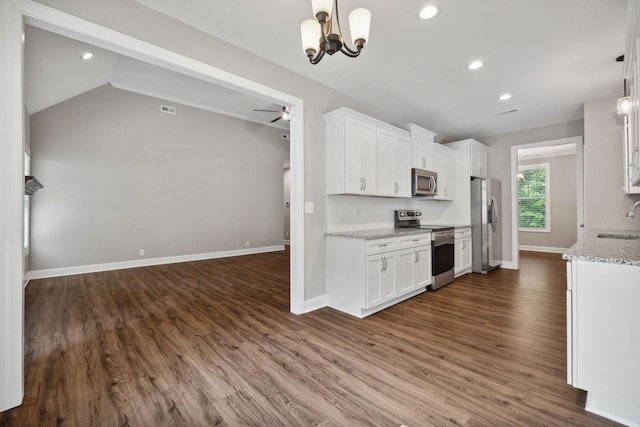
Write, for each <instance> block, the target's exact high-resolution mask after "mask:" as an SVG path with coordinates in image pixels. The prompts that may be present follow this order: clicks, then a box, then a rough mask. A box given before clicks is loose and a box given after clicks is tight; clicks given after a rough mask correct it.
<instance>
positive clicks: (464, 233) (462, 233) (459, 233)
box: [455, 228, 471, 239]
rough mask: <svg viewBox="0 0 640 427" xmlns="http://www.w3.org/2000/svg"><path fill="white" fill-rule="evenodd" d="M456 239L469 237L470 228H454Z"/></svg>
mask: <svg viewBox="0 0 640 427" xmlns="http://www.w3.org/2000/svg"><path fill="white" fill-rule="evenodd" d="M455 233H456V234H455V238H456V239H462V238H464V237H471V228H456V232H455Z"/></svg>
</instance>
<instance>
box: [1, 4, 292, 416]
mask: <svg viewBox="0 0 640 427" xmlns="http://www.w3.org/2000/svg"><path fill="white" fill-rule="evenodd" d="M0 21H1V22H2V23H3V25H2V37H0V49H1V50H2V51H3V52H4V55H3V56H2V58H0V76H1V77H2V78H0V87H1V90H0V92H2V93H3V101H4V102H3V103H2V107H1V110H2V114H1V115H0V116H1V119H0V127H2V129H3V136H2V140H1V142H0V148H1V149H2V151H3V156H2V158H0V178H1V179H0V182H2V183H3V186H2V187H1V188H0V202H1V203H2V205H3V206H4V207H5V209H3V211H4V212H5V213H3V214H2V215H1V216H0V218H1V219H2V221H0V223H2V225H0V234H2V235H6V236H7V238H6V239H5V242H4V243H5V247H9V248H12V250H9V251H3V253H2V254H0V266H2V269H3V275H2V276H1V277H0V280H1V281H2V283H0V285H1V286H0V289H1V291H0V292H1V293H0V296H1V298H0V325H3V327H2V328H0V329H1V330H0V348H2V351H1V352H0V371H1V372H2V373H3V381H2V382H1V383H0V411H1V410H4V409H7V408H11V407H13V406H17V405H19V404H20V402H21V400H22V390H23V385H22V381H23V376H22V372H23V361H24V355H23V353H22V352H23V319H24V291H23V279H24V277H23V276H24V272H23V252H22V194H21V193H22V192H23V185H24V178H23V175H24V173H23V170H22V156H23V152H24V120H25V117H24V114H25V113H24V111H23V104H24V100H23V91H24V87H23V83H24V79H23V69H22V64H23V55H24V52H23V47H22V33H23V27H24V25H25V24H28V25H32V26H34V27H37V28H41V29H44V30H47V31H50V32H53V33H57V34H60V35H64V36H67V37H70V38H75V39H77V40H81V41H83V42H86V43H89V44H92V45H96V46H98V47H101V48H103V49H107V50H111V51H114V52H116V53H119V54H122V55H124V56H128V57H131V58H134V59H137V60H140V61H143V62H147V63H150V64H152V65H156V66H159V67H162V68H166V69H168V70H171V71H176V72H179V73H182V74H184V75H187V76H190V77H194V78H196V79H200V80H202V81H204V82H207V83H210V84H214V85H220V86H223V87H226V88H229V89H234V90H237V91H238V92H240V93H244V94H251V95H254V96H256V97H259V98H261V99H264V100H265V101H269V102H272V103H275V104H279V105H284V106H287V107H289V108H290V115H291V122H290V135H291V137H290V162H291V212H292V214H291V243H292V250H291V271H290V310H291V312H293V313H296V314H301V313H303V312H304V202H303V201H304V157H303V153H304V150H303V147H304V129H303V123H304V120H303V114H304V112H303V101H302V99H300V98H297V97H294V96H291V95H289V94H286V93H284V92H280V91H278V90H275V89H272V88H270V87H267V86H264V85H261V84H259V83H256V82H254V81H250V80H248V79H245V78H242V77H239V76H236V75H233V74H231V73H228V72H226V71H224V70H221V69H218V68H216V67H213V66H211V65H208V64H205V63H202V62H199V61H197V60H194V59H191V58H188V57H186V56H183V55H180V54H177V53H175V52H172V51H169V50H166V49H163V48H160V47H158V46H154V45H151V44H149V43H147V42H143V41H142V40H139V39H135V38H133V37H130V36H127V35H125V34H122V33H119V32H117V31H113V30H110V29H108V28H105V27H101V26H99V25H96V24H93V23H91V22H88V21H85V20H83V19H79V18H76V17H73V16H71V15H67V14H64V13H60V12H59V11H57V10H55V9H52V8H49V7H47V6H44V5H41V4H38V3H34V2H20V3H16V2H12V1H9V0H2V1H1V3H0ZM5 232H6V234H5ZM5 373H6V374H7V375H5Z"/></svg>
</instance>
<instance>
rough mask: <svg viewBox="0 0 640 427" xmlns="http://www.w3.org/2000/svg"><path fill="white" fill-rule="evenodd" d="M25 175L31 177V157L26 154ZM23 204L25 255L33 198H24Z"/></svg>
mask: <svg viewBox="0 0 640 427" xmlns="http://www.w3.org/2000/svg"><path fill="white" fill-rule="evenodd" d="M24 174H25V176H26V175H31V156H30V155H29V153H27V152H26V151H25V153H24ZM23 197H24V199H23V203H22V248H23V250H24V254H25V255H26V254H28V253H29V229H30V228H31V196H26V195H25V196H23Z"/></svg>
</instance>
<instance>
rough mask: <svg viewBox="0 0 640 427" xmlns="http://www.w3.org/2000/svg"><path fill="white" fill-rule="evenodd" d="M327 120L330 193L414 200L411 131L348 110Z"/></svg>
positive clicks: (335, 113)
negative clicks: (412, 193)
mask: <svg viewBox="0 0 640 427" xmlns="http://www.w3.org/2000/svg"><path fill="white" fill-rule="evenodd" d="M324 117H325V120H326V125H327V126H326V138H327V141H326V145H327V165H326V167H327V194H357V195H369V196H385V197H411V141H410V138H409V134H408V133H407V132H405V131H404V130H402V129H398V128H395V127H393V126H391V125H388V124H386V123H384V122H380V121H378V120H375V119H372V118H370V117H367V116H364V115H362V114H360V113H356V112H355V111H351V110H349V109H346V108H341V109H340V110H336V111H333V112H331V113H327V114H325V116H324Z"/></svg>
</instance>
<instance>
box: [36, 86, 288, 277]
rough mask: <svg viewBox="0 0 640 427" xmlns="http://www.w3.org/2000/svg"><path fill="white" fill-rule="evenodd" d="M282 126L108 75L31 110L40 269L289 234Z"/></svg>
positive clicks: (206, 249)
mask: <svg viewBox="0 0 640 427" xmlns="http://www.w3.org/2000/svg"><path fill="white" fill-rule="evenodd" d="M160 104H169V105H172V106H175V107H176V108H177V114H176V115H171V114H166V113H162V112H161V111H160ZM281 133H282V131H281V130H279V129H275V128H272V127H268V126H263V125H259V124H255V123H251V122H246V121H243V120H238V119H234V118H231V117H227V116H223V115H220V114H215V113H211V112H207V111H204V110H199V109H195V108H191V107H187V106H183V105H177V104H174V103H168V102H166V101H162V100H160V99H157V98H152V97H147V96H143V95H138V94H135V93H131V92H126V91H123V90H119V89H115V88H113V87H111V86H109V85H105V86H101V87H99V88H97V89H94V90H92V91H89V92H87V93H85V94H83V95H79V96H77V97H75V98H72V99H70V100H68V101H66V102H63V103H61V104H58V105H56V106H54V107H51V108H48V109H46V110H43V111H41V112H39V113H37V114H34V115H33V116H32V117H31V139H32V141H31V147H32V159H33V171H34V174H37V177H38V179H39V180H40V181H41V182H42V183H43V184H44V185H45V189H43V190H41V191H39V192H38V193H37V194H36V195H35V196H33V211H32V218H33V226H32V239H31V242H32V250H31V257H30V260H31V264H30V268H31V270H42V269H52V268H62V267H74V266H83V265H91V264H100V263H108V262H120V261H129V260H137V259H140V256H139V250H140V249H144V250H145V252H146V254H145V257H147V258H158V257H170V256H179V255H192V254H202V253H211V252H221V251H229V250H239V249H246V248H247V246H246V245H245V242H246V241H249V242H250V245H249V246H250V247H251V248H261V247H269V246H276V245H281V244H282V235H283V227H284V224H283V221H282V205H281V203H282V200H283V186H282V165H283V164H284V162H285V161H286V160H288V158H289V143H288V141H283V140H282V138H281Z"/></svg>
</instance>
